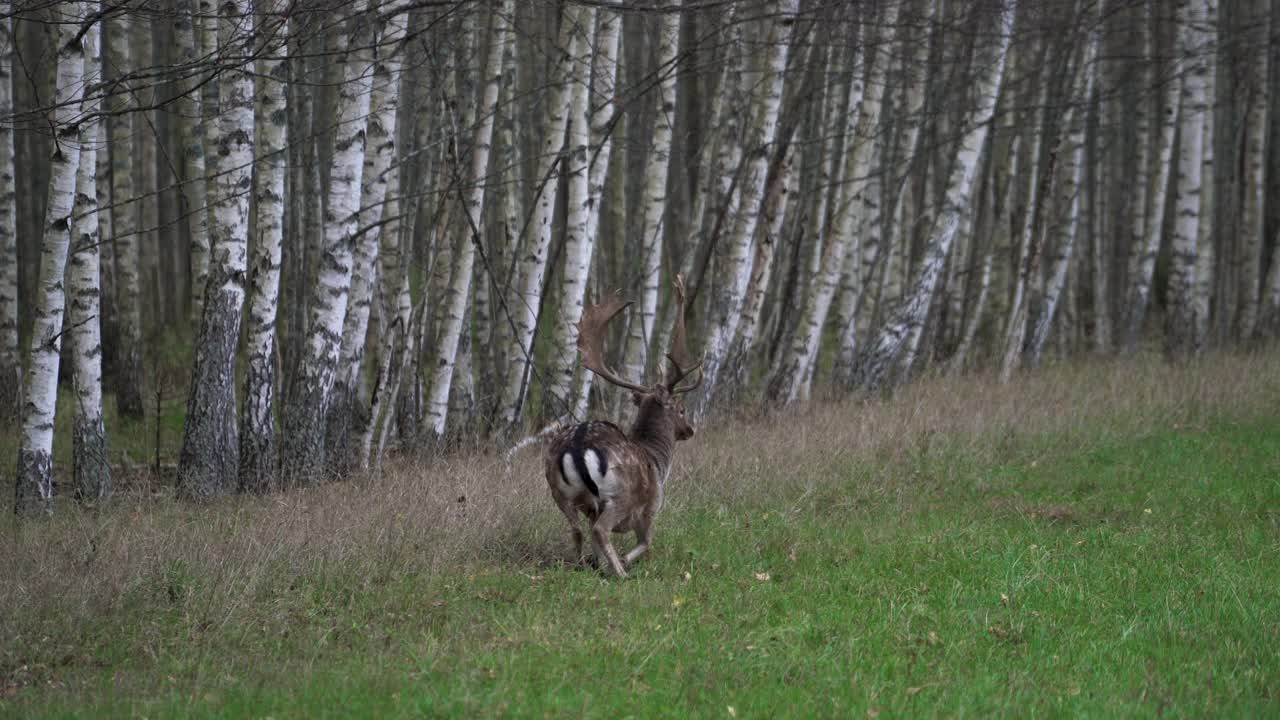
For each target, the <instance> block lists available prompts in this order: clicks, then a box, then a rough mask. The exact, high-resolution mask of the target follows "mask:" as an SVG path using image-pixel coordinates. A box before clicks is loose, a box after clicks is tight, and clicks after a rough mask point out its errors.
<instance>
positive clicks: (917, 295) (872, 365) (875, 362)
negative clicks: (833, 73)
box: [855, 2, 1016, 391]
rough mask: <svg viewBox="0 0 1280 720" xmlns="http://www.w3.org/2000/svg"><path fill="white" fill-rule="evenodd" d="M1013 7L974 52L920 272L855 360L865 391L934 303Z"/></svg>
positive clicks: (989, 110) (992, 101) (988, 114)
mask: <svg viewBox="0 0 1280 720" xmlns="http://www.w3.org/2000/svg"><path fill="white" fill-rule="evenodd" d="M1015 7H1016V3H1014V2H1009V3H1005V4H1004V5H1003V7H1002V9H1001V11H1000V22H999V25H998V27H999V28H1000V31H999V33H1000V36H999V38H998V39H996V40H995V41H994V42H993V43H992V45H991V47H989V48H978V49H975V58H974V62H973V64H972V66H973V68H974V69H975V70H976V72H977V73H978V75H977V77H976V81H975V86H976V87H975V89H974V94H975V98H974V101H973V102H974V104H973V107H972V108H971V109H970V110H969V113H968V114H967V117H966V118H965V123H964V127H965V132H964V135H963V136H962V137H961V140H960V146H959V148H958V149H957V151H956V156H955V161H954V163H953V165H952V170H951V174H950V177H949V178H948V180H947V189H946V197H945V202H944V204H943V206H942V207H941V208H940V210H939V212H938V213H937V214H936V215H935V216H934V218H933V223H932V226H931V228H930V231H929V241H928V244H927V246H926V250H925V254H924V257H923V258H922V260H921V264H920V270H919V272H918V274H917V276H916V279H915V281H914V282H913V283H912V286H911V288H910V289H909V291H908V293H907V296H906V299H905V301H904V302H903V303H902V304H901V305H900V306H899V307H898V308H897V310H896V311H895V312H894V313H893V314H892V315H891V316H890V317H889V319H888V320H887V321H886V322H885V323H884V324H883V326H882V327H881V328H880V329H879V331H878V332H877V334H876V337H875V339H874V340H873V341H872V342H871V343H870V344H869V345H868V347H867V350H866V351H864V353H863V355H862V357H861V359H860V360H859V367H858V371H857V373H856V375H855V380H856V382H857V384H858V385H859V386H861V387H863V388H865V389H866V390H869V391H874V390H876V389H878V388H880V387H881V385H882V384H883V383H884V381H885V379H886V378H887V377H888V374H889V372H890V370H891V369H892V368H893V366H894V362H895V361H896V360H897V357H898V353H899V351H901V349H902V347H903V345H904V344H905V342H906V341H907V338H908V335H909V334H910V332H911V330H912V328H913V327H915V326H917V325H920V324H922V323H923V322H924V320H925V315H926V314H927V313H928V311H929V306H930V305H931V304H932V302H933V293H934V289H935V287H936V285H937V281H938V276H939V275H940V274H941V272H942V268H943V265H945V263H946V259H947V253H948V252H949V251H950V249H951V242H952V240H954V238H955V235H956V231H957V230H958V229H959V226H960V220H961V217H962V215H963V211H964V208H965V207H966V206H967V205H968V204H969V202H970V199H971V197H972V195H973V184H974V177H975V176H976V175H977V168H978V158H979V154H980V153H981V152H982V148H983V145H984V144H985V142H986V138H987V130H988V127H989V125H990V123H991V122H992V120H993V118H994V117H995V111H996V100H997V95H998V90H999V88H1000V85H1001V79H1002V77H1003V75H1004V67H1005V64H1006V61H1007V57H1008V54H1009V53H1008V50H1009V42H1010V38H1011V36H1012V34H1013V17H1014V8H1015ZM982 50H985V52H982Z"/></svg>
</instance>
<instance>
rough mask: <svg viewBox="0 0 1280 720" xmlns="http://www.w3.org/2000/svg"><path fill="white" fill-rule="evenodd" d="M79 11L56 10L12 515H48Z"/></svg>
mask: <svg viewBox="0 0 1280 720" xmlns="http://www.w3.org/2000/svg"><path fill="white" fill-rule="evenodd" d="M85 10H86V8H85V4H84V3H82V2H74V3H65V4H62V5H60V6H59V8H58V10H57V11H58V14H59V15H60V18H59V20H60V22H59V23H58V25H57V27H58V34H57V69H56V80H55V83H56V84H55V88H54V100H55V105H54V110H53V122H54V128H55V130H56V136H55V137H54V142H53V153H52V155H51V156H50V159H49V164H50V168H51V169H50V174H49V188H48V193H47V200H46V203H45V223H44V238H43V242H42V244H41V250H40V280H39V285H38V286H37V288H36V297H35V301H36V304H35V308H34V311H35V322H34V324H33V326H32V337H31V349H30V351H29V353H30V355H29V360H28V367H29V371H28V372H27V376H26V378H25V379H26V387H25V392H24V393H23V405H22V432H21V435H20V437H19V439H18V467H17V473H16V483H15V502H14V508H15V511H16V512H17V513H18V514H19V515H37V514H40V513H45V514H49V513H52V512H53V422H54V413H55V411H56V410H57V400H58V364H59V361H60V360H61V352H62V328H63V314H64V310H65V307H66V293H65V292H64V289H65V288H64V286H63V273H64V271H65V269H66V264H67V250H68V248H69V246H70V244H71V234H72V215H71V213H72V210H73V205H74V202H75V195H76V171H77V169H78V168H79V164H80V138H79V137H78V132H77V129H76V116H77V115H78V111H79V103H78V102H76V100H77V99H78V98H79V97H80V94H81V92H82V91H83V86H84V61H85V38H84V36H83V34H82V33H81V29H82V28H81V25H82V23H83V22H84V20H85V18H86V17H87V13H86V12H85Z"/></svg>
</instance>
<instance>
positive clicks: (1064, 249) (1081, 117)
mask: <svg viewBox="0 0 1280 720" xmlns="http://www.w3.org/2000/svg"><path fill="white" fill-rule="evenodd" d="M1086 42H1087V44H1086V46H1085V47H1086V49H1085V53H1084V57H1083V59H1082V61H1081V62H1080V65H1079V67H1077V68H1076V72H1075V82H1074V88H1073V90H1072V93H1071V103H1072V104H1071V107H1070V108H1068V110H1067V112H1066V114H1065V115H1064V117H1063V120H1062V123H1063V127H1064V128H1065V131H1066V132H1067V141H1066V144H1065V146H1064V147H1063V151H1064V152H1065V153H1066V163H1065V166H1064V167H1063V173H1062V180H1063V182H1062V187H1061V188H1060V189H1059V198H1058V201H1057V202H1056V203H1055V204H1054V206H1055V209H1056V210H1058V217H1057V218H1056V220H1055V222H1054V226H1055V228H1056V230H1057V233H1058V241H1057V245H1056V253H1055V255H1054V258H1053V263H1052V265H1050V267H1049V276H1048V278H1046V279H1045V288H1044V293H1043V295H1042V297H1041V300H1040V308H1039V313H1038V314H1037V316H1036V318H1035V321H1034V322H1033V323H1032V325H1031V335H1030V337H1029V338H1027V347H1026V348H1025V351H1024V359H1023V362H1024V363H1025V364H1026V365H1027V366H1028V367H1037V366H1039V364H1040V361H1041V358H1042V356H1043V354H1044V345H1045V341H1046V340H1048V339H1049V330H1050V329H1051V328H1052V327H1053V321H1054V317H1055V315H1056V313H1057V311H1058V305H1059V301H1060V300H1061V298H1062V293H1063V289H1064V288H1065V287H1066V281H1067V270H1068V268H1069V267H1070V266H1071V261H1072V257H1073V254H1074V252H1075V246H1076V236H1077V235H1078V234H1079V231H1080V230H1079V229H1080V213H1081V210H1080V207H1081V202H1080V195H1081V189H1082V188H1083V187H1084V171H1085V129H1086V125H1087V124H1088V118H1089V112H1088V110H1089V106H1090V105H1091V104H1092V102H1093V88H1094V84H1095V82H1096V77H1097V75H1096V74H1097V71H1098V64H1097V58H1098V44H1099V42H1100V39H1099V36H1098V33H1097V32H1096V31H1095V32H1092V33H1090V37H1089V39H1088V40H1087V41H1086Z"/></svg>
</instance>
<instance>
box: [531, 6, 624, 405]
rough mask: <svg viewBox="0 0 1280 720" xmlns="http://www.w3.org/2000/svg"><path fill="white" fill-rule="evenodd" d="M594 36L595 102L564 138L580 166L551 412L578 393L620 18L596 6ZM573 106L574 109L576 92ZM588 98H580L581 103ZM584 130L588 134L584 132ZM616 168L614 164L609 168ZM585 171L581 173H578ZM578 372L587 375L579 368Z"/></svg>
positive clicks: (554, 353) (554, 350)
mask: <svg viewBox="0 0 1280 720" xmlns="http://www.w3.org/2000/svg"><path fill="white" fill-rule="evenodd" d="M597 23H598V24H597V26H596V38H595V40H596V41H595V43H594V47H595V73H594V75H593V76H592V80H591V96H592V97H594V98H596V99H597V100H596V102H598V103H600V104H598V105H596V106H595V107H591V106H590V105H584V106H583V107H584V108H585V109H586V112H585V113H584V114H582V115H576V116H574V117H572V118H570V122H571V123H572V125H571V127H572V128H575V129H576V128H581V131H580V132H578V131H575V132H574V133H573V134H572V135H571V136H570V138H569V147H570V152H571V153H572V155H571V158H572V162H573V164H574V166H575V167H578V168H584V169H583V170H581V171H579V172H578V173H576V174H574V175H571V176H570V177H569V217H568V220H567V224H568V226H569V227H568V235H567V237H566V238H565V265H564V273H563V274H562V275H561V282H560V303H559V306H558V307H559V310H558V312H557V313H556V320H555V325H554V327H553V328H552V341H551V358H550V362H549V365H548V368H547V377H548V382H549V384H550V389H549V391H548V396H549V398H552V399H550V400H549V405H550V407H552V408H553V409H554V410H555V412H563V413H567V414H573V413H574V411H575V410H576V409H577V401H578V398H576V397H574V394H575V393H574V387H575V386H574V382H573V378H574V372H575V369H576V366H577V363H576V360H577V357H578V349H577V343H578V320H579V319H581V317H582V305H583V300H584V298H585V295H586V290H587V280H588V279H589V278H590V277H591V260H592V256H593V255H594V254H595V245H596V233H597V232H598V230H599V227H600V205H601V201H602V200H603V198H604V190H605V181H606V179H607V178H608V176H609V171H610V169H611V165H610V159H611V150H612V145H613V142H612V136H611V135H610V124H609V123H610V122H611V121H612V120H613V114H614V113H615V112H619V111H620V106H619V105H618V104H617V103H616V102H615V101H614V98H616V97H617V94H618V93H617V71H618V44H619V43H618V40H619V37H620V36H621V34H620V33H619V29H620V27H621V25H622V18H621V17H619V16H618V15H617V14H616V13H614V12H611V11H607V10H605V11H598V21H597ZM574 100H575V103H574V107H575V108H578V107H579V105H578V103H577V101H578V98H577V91H575V98H574ZM589 100H590V98H588V97H585V96H584V97H583V98H582V101H583V102H584V103H587V102H588V101H589ZM588 130H589V133H588V132H587V131H588ZM613 170H614V172H617V169H616V168H613ZM584 175H585V177H583V176H584ZM583 373H584V376H585V375H590V373H587V372H585V371H583Z"/></svg>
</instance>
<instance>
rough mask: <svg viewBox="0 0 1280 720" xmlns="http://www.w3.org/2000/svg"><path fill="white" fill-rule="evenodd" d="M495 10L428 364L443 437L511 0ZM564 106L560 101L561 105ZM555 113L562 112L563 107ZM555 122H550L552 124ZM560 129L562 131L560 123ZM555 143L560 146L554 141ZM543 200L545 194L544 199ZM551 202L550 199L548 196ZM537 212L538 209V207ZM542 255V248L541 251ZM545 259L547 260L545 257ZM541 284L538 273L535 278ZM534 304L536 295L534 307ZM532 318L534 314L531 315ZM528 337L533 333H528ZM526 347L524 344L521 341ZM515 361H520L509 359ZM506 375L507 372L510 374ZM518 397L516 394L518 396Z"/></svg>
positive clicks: (435, 426)
mask: <svg viewBox="0 0 1280 720" xmlns="http://www.w3.org/2000/svg"><path fill="white" fill-rule="evenodd" d="M499 2H500V3H501V4H500V6H499V10H498V12H496V13H494V14H493V22H495V23H498V25H496V26H495V30H499V31H496V32H494V33H492V35H493V38H492V40H491V42H490V43H489V50H488V57H487V59H486V62H485V64H484V68H485V69H484V72H485V73H486V76H485V83H484V90H483V91H482V93H481V97H480V109H481V114H480V119H479V122H478V123H477V124H476V128H475V135H474V136H473V140H472V144H471V167H470V170H469V173H468V177H467V184H466V188H467V190H466V197H465V202H464V203H462V205H463V207H462V212H463V215H464V216H465V217H464V222H463V224H462V225H463V227H462V230H461V232H462V233H463V235H462V236H461V237H459V238H458V242H457V243H456V255H455V257H454V263H453V279H452V281H451V282H450V284H449V289H448V292H446V293H445V297H444V307H445V309H444V314H443V316H442V317H443V323H442V325H443V327H441V328H440V332H439V333H438V339H437V346H436V349H435V353H434V359H433V360H432V362H431V365H430V366H429V367H430V368H431V390H430V394H429V395H428V396H427V407H426V423H427V426H428V427H430V428H431V432H432V433H433V434H434V435H435V437H436V438H441V437H443V436H444V433H445V428H446V423H447V421H448V416H449V390H450V388H451V386H452V383H453V369H454V364H455V362H456V361H457V351H458V339H459V336H460V335H461V333H462V323H463V320H464V318H465V317H466V311H467V304H468V300H469V298H470V295H471V276H472V273H473V267H474V263H475V243H477V242H479V241H480V238H479V236H478V232H479V228H480V227H481V218H482V217H483V215H484V183H483V182H482V180H483V178H484V176H485V172H486V170H487V168H488V166H489V150H490V149H491V143H492V141H493V123H494V118H495V117H496V116H497V113H498V107H497V106H498V90H499V87H500V86H501V83H502V62H501V60H502V42H501V41H500V40H499V38H501V37H503V34H504V33H505V30H501V28H502V27H504V25H503V24H505V23H507V22H509V21H510V18H511V11H512V7H513V2H514V0H499ZM562 105H563V104H562ZM558 112H560V113H561V115H562V116H563V113H564V109H563V107H561V108H560V109H559V110H558ZM552 124H554V123H552ZM560 130H561V133H562V134H563V132H564V122H563V120H562V121H561V124H560ZM562 139H563V138H562ZM557 148H558V146H557ZM543 200H544V201H545V198H543ZM547 202H549V201H547ZM540 212H541V211H540ZM546 224H547V232H548V233H549V232H550V225H551V218H550V216H549V215H548V217H547V223H546ZM543 253H544V255H545V248H544V251H543ZM544 264H545V260H544ZM541 284H542V278H541V274H540V273H539V277H538V283H537V284H536V285H535V286H534V287H535V288H540V287H541ZM533 307H534V308H535V309H536V308H537V302H536V299H535V302H534V306H533ZM535 319H536V318H535ZM530 337H532V335H530ZM521 346H522V347H524V345H523V344H522V345H521ZM511 364H512V365H513V366H518V365H519V364H520V363H519V362H518V361H516V360H512V362H511ZM508 380H510V375H508ZM517 400H518V398H517Z"/></svg>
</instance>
